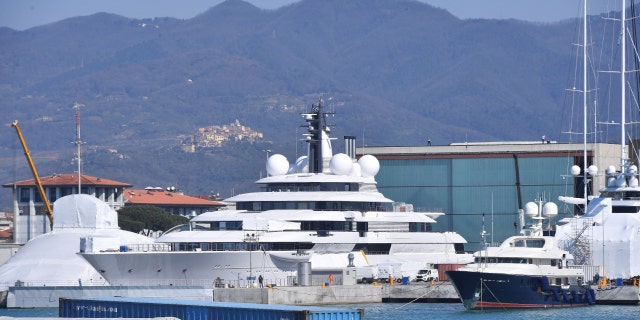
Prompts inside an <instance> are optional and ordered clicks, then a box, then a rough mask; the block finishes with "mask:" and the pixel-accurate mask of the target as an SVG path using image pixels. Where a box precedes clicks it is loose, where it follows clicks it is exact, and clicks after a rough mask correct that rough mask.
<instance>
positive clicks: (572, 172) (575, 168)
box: [571, 165, 580, 176]
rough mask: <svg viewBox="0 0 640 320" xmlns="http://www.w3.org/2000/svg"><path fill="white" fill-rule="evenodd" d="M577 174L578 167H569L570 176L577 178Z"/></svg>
mask: <svg viewBox="0 0 640 320" xmlns="http://www.w3.org/2000/svg"><path fill="white" fill-rule="evenodd" d="M579 174H580V167H578V166H577V165H573V166H571V175H572V176H577V175H579Z"/></svg>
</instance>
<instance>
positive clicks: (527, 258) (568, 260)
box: [447, 200, 595, 310]
mask: <svg viewBox="0 0 640 320" xmlns="http://www.w3.org/2000/svg"><path fill="white" fill-rule="evenodd" d="M557 212H558V208H557V206H556V205H555V204H554V203H552V202H547V203H545V204H544V206H542V201H541V200H539V202H538V203H535V202H529V203H527V205H526V206H525V214H526V215H527V216H529V217H531V218H532V219H534V221H537V222H535V223H533V224H531V227H530V229H529V230H528V234H527V233H523V234H521V235H516V236H512V237H509V238H507V239H506V240H505V241H504V242H502V244H501V245H500V246H497V247H490V246H487V247H486V248H485V249H484V250H481V251H478V252H476V253H474V257H475V262H474V263H472V264H469V265H467V266H465V267H463V268H459V269H457V270H454V271H447V275H448V277H449V278H450V279H451V281H452V282H453V285H454V286H455V288H456V290H457V292H458V295H459V296H460V300H461V301H462V303H463V304H464V307H465V308H466V309H469V310H482V309H508V308H551V307H575V306H586V305H591V304H594V303H595V292H594V290H593V289H591V287H590V286H589V285H588V284H586V282H585V281H584V270H583V266H574V265H572V260H573V256H572V255H571V254H570V253H569V252H568V251H565V250H562V249H560V248H559V247H558V243H557V241H556V238H554V237H552V236H548V235H545V232H544V231H543V223H542V221H543V220H544V219H545V217H553V216H555V215H557ZM482 234H483V236H484V235H485V232H484V230H483V232H482Z"/></svg>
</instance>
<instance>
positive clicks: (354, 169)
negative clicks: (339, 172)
mask: <svg viewBox="0 0 640 320" xmlns="http://www.w3.org/2000/svg"><path fill="white" fill-rule="evenodd" d="M349 175H350V176H352V177H360V176H362V168H360V164H359V163H357V162H356V163H354V164H352V165H351V172H349Z"/></svg>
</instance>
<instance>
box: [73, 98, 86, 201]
mask: <svg viewBox="0 0 640 320" xmlns="http://www.w3.org/2000/svg"><path fill="white" fill-rule="evenodd" d="M82 107H84V104H82V103H78V102H76V103H74V104H73V108H74V109H76V141H75V142H74V143H75V144H76V146H77V148H78V151H77V154H76V159H75V160H76V161H77V162H78V194H80V193H82V191H81V190H82V189H81V188H82V180H81V177H82V143H83V142H82V140H80V108H82Z"/></svg>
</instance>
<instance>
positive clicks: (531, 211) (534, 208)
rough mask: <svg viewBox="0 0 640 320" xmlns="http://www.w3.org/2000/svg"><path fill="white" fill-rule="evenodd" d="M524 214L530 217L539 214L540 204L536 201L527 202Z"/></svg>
mask: <svg viewBox="0 0 640 320" xmlns="http://www.w3.org/2000/svg"><path fill="white" fill-rule="evenodd" d="M524 214H526V215H527V216H529V217H535V216H537V215H538V205H537V204H536V203H535V202H527V204H526V205H525V206H524Z"/></svg>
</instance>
